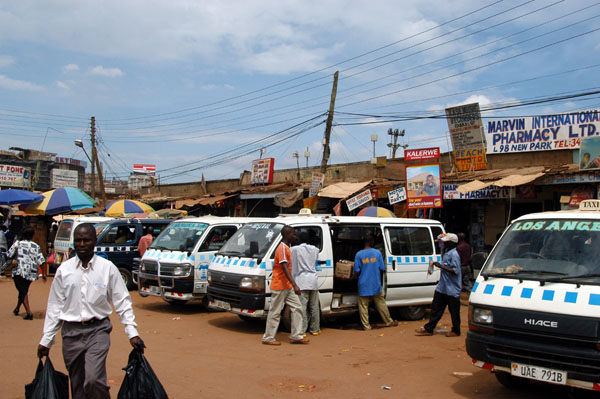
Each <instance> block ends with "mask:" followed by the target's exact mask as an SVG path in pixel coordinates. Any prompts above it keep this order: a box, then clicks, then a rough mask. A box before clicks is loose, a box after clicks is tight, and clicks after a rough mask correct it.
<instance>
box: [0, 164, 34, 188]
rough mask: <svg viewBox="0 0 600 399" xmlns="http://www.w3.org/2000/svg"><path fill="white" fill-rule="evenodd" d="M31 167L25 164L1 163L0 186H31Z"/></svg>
mask: <svg viewBox="0 0 600 399" xmlns="http://www.w3.org/2000/svg"><path fill="white" fill-rule="evenodd" d="M30 178H31V169H30V168H24V167H23V166H13V165H0V186H5V187H29V184H30V182H29V180H30Z"/></svg>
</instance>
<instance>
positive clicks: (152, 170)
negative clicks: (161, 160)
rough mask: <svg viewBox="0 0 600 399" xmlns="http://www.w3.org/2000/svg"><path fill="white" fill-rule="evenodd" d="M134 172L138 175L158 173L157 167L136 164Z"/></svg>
mask: <svg viewBox="0 0 600 399" xmlns="http://www.w3.org/2000/svg"><path fill="white" fill-rule="evenodd" d="M133 171H134V172H138V173H151V174H154V173H156V165H148V164H143V163H134V164H133Z"/></svg>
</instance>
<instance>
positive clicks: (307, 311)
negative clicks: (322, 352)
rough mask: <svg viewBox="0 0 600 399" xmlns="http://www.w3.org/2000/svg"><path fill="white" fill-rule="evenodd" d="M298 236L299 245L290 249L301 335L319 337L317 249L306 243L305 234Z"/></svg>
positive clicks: (319, 308)
mask: <svg viewBox="0 0 600 399" xmlns="http://www.w3.org/2000/svg"><path fill="white" fill-rule="evenodd" d="M299 236H300V237H299V242H300V243H299V244H298V245H294V246H293V247H292V276H293V277H294V281H296V284H298V288H300V303H302V333H303V334H304V335H306V333H307V332H309V333H310V334H311V335H319V334H320V333H321V320H320V318H321V315H320V313H321V312H320V311H321V306H320V304H319V277H318V275H317V269H316V264H317V258H318V256H319V248H317V247H316V246H314V245H311V244H309V243H308V235H307V234H306V233H302V234H300V235H299ZM309 322H310V326H309ZM309 327H310V328H309Z"/></svg>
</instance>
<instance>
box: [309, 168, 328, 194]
mask: <svg viewBox="0 0 600 399" xmlns="http://www.w3.org/2000/svg"><path fill="white" fill-rule="evenodd" d="M324 182H325V174H324V173H318V172H313V174H312V183H311V186H310V190H309V194H308V196H309V197H314V196H315V195H317V194H318V193H319V191H321V189H322V188H323V183H324Z"/></svg>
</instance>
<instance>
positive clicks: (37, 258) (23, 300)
mask: <svg viewBox="0 0 600 399" xmlns="http://www.w3.org/2000/svg"><path fill="white" fill-rule="evenodd" d="M33 235H34V231H33V228H31V227H30V226H26V227H25V228H24V229H23V231H22V232H21V236H22V239H21V240H17V241H15V242H14V243H13V245H12V246H11V247H10V249H9V250H8V253H7V254H6V256H7V257H8V258H9V259H12V258H13V257H16V260H17V265H16V266H15V267H13V269H12V278H13V281H14V283H15V287H16V288H17V291H18V293H19V295H18V298H17V306H16V307H15V309H14V310H13V314H14V315H15V316H18V315H19V311H20V309H21V305H23V306H24V307H25V312H26V314H25V317H23V319H24V320H33V313H32V312H31V308H30V307H29V294H28V293H29V286H30V285H31V282H32V281H35V280H37V279H38V278H39V276H40V274H39V269H38V266H40V265H42V264H43V263H44V261H45V259H44V255H42V250H41V248H40V246H39V245H37V244H36V243H35V242H33V241H31V239H32V238H33ZM42 278H43V279H44V282H45V281H46V271H45V270H42Z"/></svg>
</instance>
